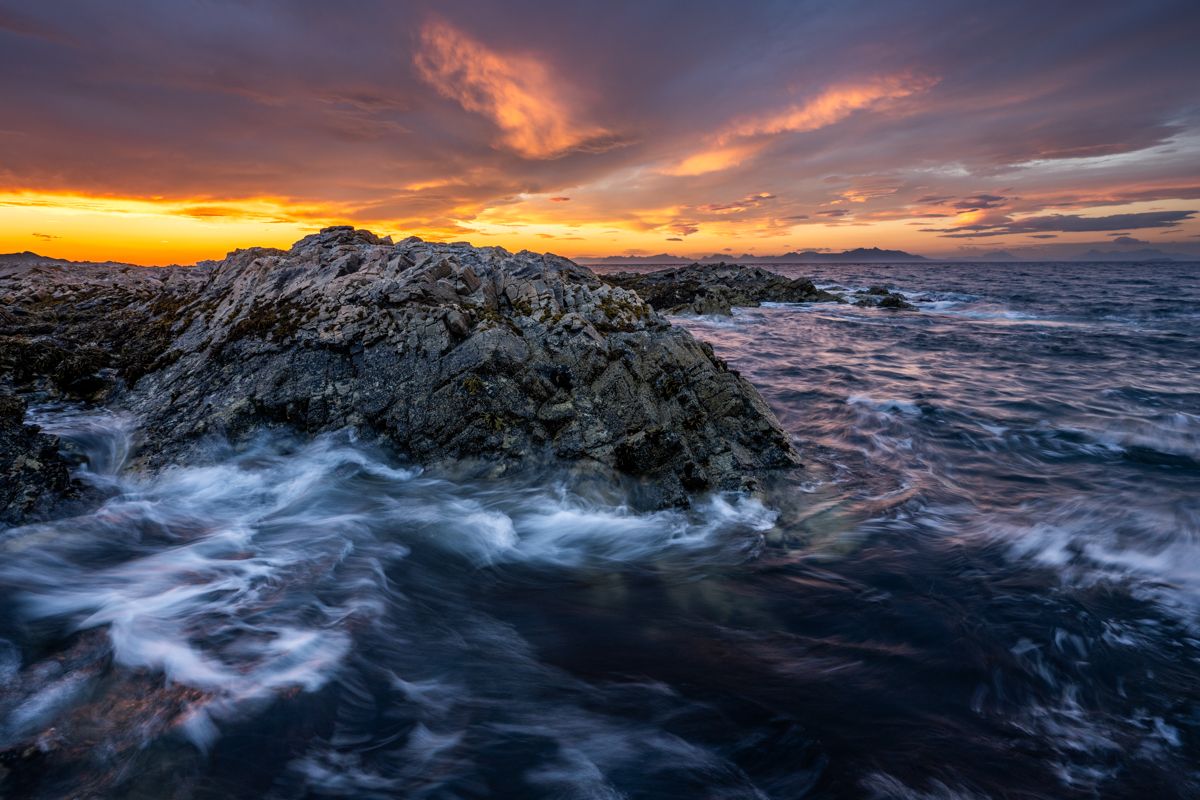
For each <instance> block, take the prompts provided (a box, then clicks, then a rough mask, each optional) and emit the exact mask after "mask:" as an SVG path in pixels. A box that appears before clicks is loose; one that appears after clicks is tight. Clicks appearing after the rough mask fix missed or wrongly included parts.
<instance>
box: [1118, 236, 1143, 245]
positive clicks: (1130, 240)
mask: <svg viewBox="0 0 1200 800" xmlns="http://www.w3.org/2000/svg"><path fill="white" fill-rule="evenodd" d="M1112 243H1113V244H1150V243H1149V242H1148V241H1146V240H1145V239H1135V238H1134V237H1132V236H1118V237H1117V238H1115V239H1113V240H1112Z"/></svg>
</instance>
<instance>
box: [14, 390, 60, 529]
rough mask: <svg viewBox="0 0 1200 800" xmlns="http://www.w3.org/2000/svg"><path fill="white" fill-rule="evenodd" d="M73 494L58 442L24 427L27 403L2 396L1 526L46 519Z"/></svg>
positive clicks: (31, 427)
mask: <svg viewBox="0 0 1200 800" xmlns="http://www.w3.org/2000/svg"><path fill="white" fill-rule="evenodd" d="M70 494H72V487H71V478H70V475H69V474H68V471H67V464H66V462H65V461H64V460H63V459H62V458H61V457H60V456H59V452H58V440H57V439H56V438H54V437H53V436H47V435H46V434H43V433H41V432H40V431H39V430H38V428H37V427H36V426H34V425H26V424H25V403H24V401H22V400H21V399H20V398H18V397H14V396H13V395H6V394H0V527H4V526H10V525H20V524H23V523H25V522H28V521H30V520H32V519H36V518H38V517H40V516H44V515H45V514H46V513H47V512H49V511H50V509H51V508H53V507H54V506H55V505H56V504H57V503H58V502H59V501H60V500H62V499H63V498H64V497H67V496H69V495H70Z"/></svg>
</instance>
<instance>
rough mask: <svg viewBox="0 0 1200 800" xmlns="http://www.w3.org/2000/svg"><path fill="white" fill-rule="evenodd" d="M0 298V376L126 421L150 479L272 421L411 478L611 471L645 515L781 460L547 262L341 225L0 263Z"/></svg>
mask: <svg viewBox="0 0 1200 800" xmlns="http://www.w3.org/2000/svg"><path fill="white" fill-rule="evenodd" d="M0 296H3V297H4V298H5V299H6V301H7V307H9V308H10V309H12V311H11V313H10V314H9V316H8V318H6V319H5V320H0V335H2V336H4V337H5V342H6V344H5V350H4V353H5V354H4V356H3V358H4V359H6V363H5V371H6V373H8V375H7V377H6V380H7V381H8V382H9V383H10V384H13V385H14V386H17V387H18V388H21V389H22V390H26V391H28V390H36V391H41V392H43V393H46V394H50V395H56V394H57V395H70V396H89V393H90V394H91V395H92V396H96V397H101V398H107V399H109V400H110V401H112V402H115V403H118V404H120V405H121V406H123V407H125V408H127V409H129V410H132V411H134V412H136V414H137V415H138V416H139V417H140V419H141V422H142V423H143V426H144V430H143V434H144V440H145V442H146V444H145V447H144V449H143V451H142V453H141V455H140V464H141V465H143V466H145V467H149V468H155V467H159V466H163V465H167V464H170V463H174V462H177V461H181V460H185V459H189V458H192V457H195V456H196V454H197V453H198V452H199V451H200V450H201V449H202V447H203V442H204V440H205V438H206V437H208V436H209V435H210V434H220V435H224V436H227V437H229V438H231V439H233V440H235V441H236V440H240V439H243V438H245V437H248V436H251V435H253V434H254V432H255V431H256V430H258V429H260V428H262V427H263V426H276V425H277V426H281V427H286V428H289V429H294V430H297V431H301V432H305V433H318V432H322V431H330V430H335V429H339V428H343V427H353V428H355V429H357V430H359V431H360V432H362V433H363V434H366V435H370V436H375V437H377V438H379V439H380V440H382V441H383V442H385V443H386V444H388V445H390V446H391V447H393V448H394V449H395V450H397V451H398V452H400V453H402V454H403V455H406V456H408V457H409V458H411V459H413V460H415V461H417V462H419V463H424V464H430V463H448V462H459V461H462V460H471V459H479V460H482V461H484V462H487V463H488V464H490V465H491V468H492V469H503V468H507V467H509V466H512V465H518V464H528V463H535V462H541V461H553V462H555V463H561V462H568V463H570V464H572V465H573V466H574V467H575V468H577V469H582V470H587V469H589V468H595V469H597V470H599V471H601V472H605V471H608V470H616V471H618V472H620V473H624V474H625V475H627V476H631V477H632V478H633V481H634V483H635V484H636V486H637V487H639V489H640V495H639V496H640V502H642V503H645V504H650V505H663V504H673V503H681V502H684V499H685V498H686V496H687V495H688V494H689V493H690V492H695V491H701V490H706V489H732V488H742V487H745V486H748V485H750V484H752V483H753V482H754V478H755V476H757V475H759V474H761V473H762V472H763V471H764V470H768V469H773V468H779V467H788V466H792V465H794V464H795V463H796V455H795V452H794V451H793V449H792V446H791V444H790V442H789V439H788V437H787V435H786V434H785V433H784V432H783V431H782V430H781V429H780V427H779V425H778V423H777V422H776V420H775V417H774V416H773V415H772V413H771V412H770V410H769V409H768V408H767V407H766V405H765V404H764V403H763V401H762V399H761V398H760V397H759V395H758V393H757V392H756V391H755V390H754V388H753V387H751V386H750V385H749V384H748V383H747V382H746V381H745V380H744V379H743V378H741V377H740V376H739V375H738V374H737V373H736V372H734V371H732V370H730V369H728V368H727V366H726V365H725V364H724V363H723V362H722V361H721V360H720V359H718V358H717V357H716V356H715V355H714V354H713V352H712V349H711V348H710V347H709V346H708V345H706V344H704V343H702V342H699V341H697V340H696V339H694V338H693V337H692V336H691V335H690V334H689V333H687V332H686V331H684V330H682V329H679V328H675V327H672V326H671V325H670V324H669V323H668V322H667V321H665V320H664V319H663V318H662V317H660V316H659V315H658V314H657V313H655V311H654V310H653V309H652V308H651V307H650V306H649V305H647V304H646V303H645V302H643V301H642V299H641V298H640V297H638V295H637V294H635V293H634V292H631V291H628V290H625V289H622V288H619V287H615V286H611V285H608V284H606V283H603V282H602V281H600V280H599V279H598V278H597V277H596V276H595V275H594V274H593V273H592V272H591V271H590V270H588V269H586V268H584V267H580V266H578V265H576V264H574V263H572V262H570V261H567V260H565V259H562V258H558V257H556V256H552V255H540V254H535V253H530V252H521V253H515V254H514V253H510V252H508V251H506V250H504V249H502V248H474V247H471V246H470V245H467V244H465V243H458V244H433V243H427V242H423V241H421V240H420V239H416V238H410V239H405V240H404V241H401V242H399V243H392V242H391V241H390V240H388V239H380V238H377V237H376V236H374V235H372V234H371V233H369V232H367V231H355V230H353V229H350V228H345V227H341V228H330V229H326V230H325V231H322V232H321V233H320V234H317V235H313V236H309V237H307V238H305V239H303V240H301V241H300V242H298V243H297V244H296V245H295V246H293V247H292V248H291V249H290V250H287V251H283V250H274V249H262V248H255V249H251V250H243V251H238V252H235V253H232V254H230V256H229V257H228V258H226V259H225V260H223V261H220V262H215V263H209V264H205V265H201V266H198V267H194V268H171V269H168V270H164V271H161V272H160V271H156V270H153V269H144V268H138V267H123V266H113V265H108V266H99V265H97V266H90V267H80V266H79V265H62V264H40V265H35V266H29V265H17V266H14V265H9V266H7V267H4V266H0ZM13 346H15V347H19V348H22V349H21V350H20V351H19V352H17V351H14V350H13V349H12V347H13ZM37 348H44V350H38V349H37ZM30 353H45V355H38V357H37V358H33V357H30V355H29V354H30ZM92 381H98V382H99V383H98V385H96V386H93V384H92V383H91V382H92ZM606 474H610V475H611V472H606Z"/></svg>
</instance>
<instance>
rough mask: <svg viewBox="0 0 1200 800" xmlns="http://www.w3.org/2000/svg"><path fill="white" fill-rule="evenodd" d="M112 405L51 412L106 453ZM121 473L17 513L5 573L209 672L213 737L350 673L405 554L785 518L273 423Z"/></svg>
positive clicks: (195, 678)
mask: <svg viewBox="0 0 1200 800" xmlns="http://www.w3.org/2000/svg"><path fill="white" fill-rule="evenodd" d="M112 423H113V419H112V418H110V417H107V416H98V417H97V416H89V415H87V414H77V413H74V412H72V413H71V414H70V415H68V416H64V417H61V418H58V419H57V420H54V421H52V425H53V426H54V427H53V429H54V430H55V432H56V433H58V434H59V435H61V436H66V437H71V436H75V437H77V438H76V440H75V442H76V445H77V446H83V444H82V443H87V446H88V447H89V449H90V452H91V453H92V454H95V455H96V456H97V458H98V462H97V463H102V464H104V465H105V469H108V468H110V467H112V466H113V465H115V464H117V463H119V461H120V459H119V458H116V457H113V456H111V454H112V453H121V452H124V451H125V450H124V449H125V448H127V447H128V446H129V445H128V442H127V441H126V442H125V443H124V444H117V443H114V442H112V441H107V440H105V438H104V437H97V436H96V432H97V431H107V433H108V438H111V439H128V437H130V436H131V435H132V434H131V429H130V427H129V426H128V425H126V424H125V423H124V422H123V421H122V422H120V423H119V424H112ZM106 426H108V427H106ZM47 427H50V426H47ZM112 483H113V485H114V486H118V487H119V488H120V491H119V493H117V494H116V495H115V496H113V497H111V498H110V499H109V500H108V501H107V502H105V503H104V504H103V505H102V506H101V507H100V508H98V509H96V510H95V511H94V512H92V513H90V514H86V515H83V516H79V517H75V518H71V519H67V520H61V521H57V522H51V523H46V524H40V525H32V526H27V527H24V528H17V529H11V530H9V531H7V532H6V534H5V536H4V538H3V539H2V540H0V558H2V559H3V561H2V563H0V591H3V592H4V594H6V595H9V596H11V597H12V599H13V600H14V606H13V608H14V613H15V614H16V616H17V617H18V618H19V619H21V620H24V621H25V622H26V623H37V624H40V625H44V624H48V623H49V624H56V625H59V626H61V627H62V629H63V630H64V631H67V632H70V631H77V632H82V631H88V630H91V629H102V630H104V631H106V632H107V636H108V639H109V641H110V645H111V648H112V654H113V658H114V659H115V661H116V662H117V663H118V664H120V665H122V666H124V667H126V668H130V669H147V670H151V671H153V672H158V673H161V674H163V675H165V676H166V678H167V679H168V680H170V681H171V682H174V683H178V684H182V685H186V686H190V687H194V688H196V689H199V690H201V691H203V692H204V693H205V696H204V699H203V701H201V702H198V703H197V704H196V705H195V707H194V708H193V709H192V711H191V712H190V713H189V715H188V721H187V724H186V726H185V727H186V730H187V733H188V735H189V736H190V737H191V738H192V740H193V741H194V742H196V743H197V744H198V745H201V746H207V745H208V744H209V743H211V741H212V740H213V739H214V738H215V736H216V730H217V727H216V725H217V722H219V721H220V720H221V719H224V718H227V717H231V716H239V715H241V714H243V713H246V712H247V711H248V710H252V709H254V708H256V707H258V705H260V704H261V703H262V702H265V701H266V700H268V699H269V698H270V697H272V696H275V695H277V694H278V693H279V692H282V691H286V690H301V691H307V692H313V691H316V690H318V689H320V688H321V687H322V686H324V685H325V684H326V683H327V682H328V681H330V680H331V679H333V678H334V676H336V675H337V674H338V671H339V669H341V667H342V665H343V664H344V663H345V661H346V659H347V657H348V656H349V654H350V653H351V652H352V649H353V638H354V634H353V631H354V630H356V629H361V628H363V627H364V626H367V627H369V626H371V625H373V624H376V623H377V622H378V621H379V620H380V618H381V616H383V615H384V613H385V610H386V609H387V608H388V607H389V604H390V603H392V602H393V601H394V600H395V598H396V597H397V593H399V594H401V595H402V594H403V593H404V591H405V587H404V585H403V584H397V583H395V582H394V581H393V579H392V578H391V577H389V575H390V574H391V572H392V571H393V570H394V569H395V568H396V565H399V564H401V563H402V562H406V561H413V560H415V561H418V562H420V563H422V564H437V565H439V566H438V567H437V568H438V569H453V570H455V571H457V572H458V573H459V574H460V575H462V576H468V575H470V574H472V573H473V572H475V571H476V570H480V569H484V568H505V567H521V568H525V569H542V570H545V569H550V570H570V571H572V572H576V573H577V572H579V571H580V570H584V571H586V570H592V569H600V570H606V571H607V570H613V569H621V568H623V566H624V565H634V566H648V565H651V564H655V563H664V564H666V563H670V561H671V559H673V558H685V559H686V558H688V557H690V556H692V555H695V557H697V558H700V559H702V560H705V561H707V560H712V559H716V560H717V561H721V560H728V559H734V560H740V559H743V558H746V557H747V556H749V555H751V554H753V552H755V549H756V548H757V547H758V546H760V544H761V539H762V534H763V532H765V531H767V530H769V529H770V528H771V527H772V526H773V525H774V522H775V518H776V512H774V511H772V510H770V509H768V508H766V507H765V506H764V505H763V504H762V503H761V502H760V501H758V500H756V499H754V498H751V497H749V496H745V495H737V494H724V495H712V496H710V497H708V498H706V499H705V500H704V501H703V502H700V503H698V504H697V505H696V506H695V507H694V508H692V509H690V510H664V511H657V512H648V513H639V512H636V511H634V510H632V509H630V508H629V507H627V506H625V505H621V504H612V503H605V502H603V501H601V500H597V499H592V498H588V497H585V496H583V495H580V494H578V493H576V492H573V491H572V490H571V489H570V488H569V487H567V486H566V485H565V484H563V483H559V484H558V485H557V486H553V487H552V488H550V489H546V488H544V484H541V483H540V482H538V481H533V480H531V481H529V482H528V483H527V484H524V485H523V484H522V483H520V481H518V480H514V479H507V480H505V481H502V482H482V481H481V482H477V483H464V482H458V481H453V480H449V479H446V478H442V477H437V476H434V475H430V474H427V473H424V472H422V470H420V469H419V468H415V467H397V466H394V465H391V464H389V463H387V462H386V460H385V459H384V458H383V457H382V456H380V455H379V454H376V453H372V452H370V451H367V450H365V449H363V448H361V447H359V446H357V445H356V444H355V443H354V442H353V440H352V438H351V437H350V436H348V435H345V434H343V435H331V436H323V437H320V438H318V439H316V440H314V441H312V442H309V443H307V444H302V445H299V446H297V445H296V443H295V442H292V441H287V440H270V439H261V440H260V441H259V442H258V443H256V444H255V445H254V446H253V447H251V448H250V449H248V450H246V451H244V452H242V453H239V454H236V455H234V456H232V457H230V458H228V459H227V460H225V461H222V462H220V463H216V464H211V465H205V466H183V467H175V468H171V469H168V470H166V471H164V472H163V473H161V474H160V475H157V476H153V477H144V476H137V475H127V476H116V477H113V478H112ZM5 652H6V651H3V650H0V656H3V655H4V653H5ZM5 664H7V662H6V661H4V660H3V659H0V668H6V667H5ZM77 688H78V687H77ZM64 692H66V689H64ZM48 697H49V695H48ZM75 697H76V695H74V694H71V695H70V696H69V697H67V698H66V699H65V700H64V701H63V703H62V704H61V705H70V702H71V701H72V698H75ZM47 702H49V700H47ZM27 716H32V717H36V718H37V719H42V718H43V717H44V716H45V714H41V715H39V714H35V713H34V712H33V711H31V712H29V713H28V714H27ZM43 721H44V720H43ZM18 727H19V728H20V729H21V730H25V729H27V728H28V727H29V725H26V724H22V725H19V726H18Z"/></svg>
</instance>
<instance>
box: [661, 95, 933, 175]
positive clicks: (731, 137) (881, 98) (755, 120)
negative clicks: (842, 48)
mask: <svg viewBox="0 0 1200 800" xmlns="http://www.w3.org/2000/svg"><path fill="white" fill-rule="evenodd" d="M936 83H937V81H936V80H934V79H932V78H927V77H919V76H912V75H896V76H889V77H882V78H876V79H874V80H872V81H867V82H866V83H857V84H843V85H841V86H834V87H832V88H829V89H826V90H825V91H823V92H821V93H820V94H818V95H817V96H816V97H813V98H812V99H810V100H808V101H807V102H805V103H802V104H800V105H793V106H790V107H788V108H786V109H784V110H783V111H775V112H772V113H770V114H765V115H760V116H756V117H750V118H748V119H744V120H740V121H738V122H734V123H733V124H731V125H729V126H728V127H726V128H725V129H724V130H723V131H721V132H720V133H718V134H717V135H716V136H715V137H713V138H712V140H711V141H712V144H710V145H708V146H707V147H705V148H703V149H701V150H698V151H697V152H694V153H692V154H691V155H689V156H687V157H685V158H684V159H683V160H681V161H678V162H676V163H675V164H673V165H671V166H668V167H666V168H665V169H664V170H663V172H664V173H665V174H667V175H684V176H690V175H705V174H707V173H710V172H720V171H723V170H727V169H730V168H732V167H736V166H738V165H740V164H743V163H745V162H747V161H750V160H751V159H753V158H754V157H755V156H756V155H757V154H758V153H759V151H761V150H762V149H763V148H765V147H766V144H767V142H766V141H765V139H764V137H766V136H770V135H774V134H780V133H801V132H804V131H814V130H817V129H818V128H824V127H827V126H829V125H833V124H835V123H838V122H841V121H842V120H844V119H846V118H847V117H849V116H850V115H851V114H853V113H854V112H855V111H859V110H862V109H871V108H878V107H880V106H882V105H884V104H885V103H887V102H890V101H894V100H899V99H902V98H905V97H908V96H909V95H913V94H916V93H918V92H922V91H925V90H927V89H929V88H930V87H932V86H933V85H934V84H936Z"/></svg>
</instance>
